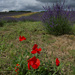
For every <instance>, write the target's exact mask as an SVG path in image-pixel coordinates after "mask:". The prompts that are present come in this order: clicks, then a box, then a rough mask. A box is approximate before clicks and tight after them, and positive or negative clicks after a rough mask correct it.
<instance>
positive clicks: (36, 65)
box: [32, 59, 40, 69]
mask: <svg viewBox="0 0 75 75" xmlns="http://www.w3.org/2000/svg"><path fill="white" fill-rule="evenodd" d="M39 65H40V60H39V59H37V61H36V62H35V64H34V65H32V67H33V68H34V69H37V68H38V67H39Z"/></svg>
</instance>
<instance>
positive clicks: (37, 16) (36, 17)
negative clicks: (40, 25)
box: [0, 11, 75, 22]
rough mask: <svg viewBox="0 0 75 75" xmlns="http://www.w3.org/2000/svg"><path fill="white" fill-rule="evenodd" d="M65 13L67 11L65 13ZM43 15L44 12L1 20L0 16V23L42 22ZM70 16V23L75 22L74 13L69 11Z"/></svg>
mask: <svg viewBox="0 0 75 75" xmlns="http://www.w3.org/2000/svg"><path fill="white" fill-rule="evenodd" d="M66 12H67V11H66ZM18 14H22V13H18ZM43 14H44V12H40V13H36V14H33V15H30V16H22V17H20V18H12V17H5V18H2V17H3V15H2V17H1V15H0V21H2V20H5V21H7V22H11V21H13V22H17V21H26V20H29V21H41V20H42V15H43ZM71 14H72V16H71V17H72V19H70V21H71V22H75V11H71ZM11 15H16V14H9V15H8V16H11Z"/></svg>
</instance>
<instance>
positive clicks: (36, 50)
mask: <svg viewBox="0 0 75 75" xmlns="http://www.w3.org/2000/svg"><path fill="white" fill-rule="evenodd" d="M39 51H41V48H39V49H38V48H36V49H35V50H33V51H31V53H32V54H35V53H38V54H40V52H39Z"/></svg>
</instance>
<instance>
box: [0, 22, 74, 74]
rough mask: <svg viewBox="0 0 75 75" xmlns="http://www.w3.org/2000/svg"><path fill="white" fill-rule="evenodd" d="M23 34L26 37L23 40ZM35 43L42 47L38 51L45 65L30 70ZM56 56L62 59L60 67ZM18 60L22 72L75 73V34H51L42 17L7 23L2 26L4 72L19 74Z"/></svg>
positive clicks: (0, 58)
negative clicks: (28, 64)
mask: <svg viewBox="0 0 75 75" xmlns="http://www.w3.org/2000/svg"><path fill="white" fill-rule="evenodd" d="M73 33H74V34H75V24H74V25H73ZM20 35H21V36H25V37H26V40H24V41H21V42H20V41H19V36H20ZM34 44H37V45H38V48H42V51H41V52H40V55H38V58H39V60H40V63H41V65H40V66H39V68H38V69H36V70H34V69H33V68H31V70H28V66H27V60H28V58H27V57H28V56H29V58H31V57H32V56H34V55H32V54H31V51H32V47H33V45H34ZM56 58H59V61H60V65H59V66H58V67H57V66H56V63H55V59H56ZM44 59H45V60H44ZM16 64H20V66H21V68H20V71H19V75H26V74H27V75H46V74H47V75H74V73H75V67H74V66H75V35H67V34H65V35H62V36H54V35H51V34H48V32H47V31H46V30H45V28H44V26H43V25H42V23H41V22H40V21H39V22H29V21H27V22H15V23H13V22H12V23H5V24H4V26H3V27H0V75H16V72H15V69H14V68H15V67H16ZM57 70H58V71H57Z"/></svg>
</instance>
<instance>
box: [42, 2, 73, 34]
mask: <svg viewBox="0 0 75 75" xmlns="http://www.w3.org/2000/svg"><path fill="white" fill-rule="evenodd" d="M43 8H44V9H45V10H46V11H45V12H44V14H43V16H42V22H43V25H44V26H45V27H46V29H47V31H48V33H50V34H54V35H63V34H70V33H72V24H71V23H70V18H71V16H72V14H71V13H70V11H64V2H63V4H61V3H60V4H59V3H56V5H54V4H53V7H52V8H53V9H51V8H50V7H49V6H48V7H43ZM69 9H70V8H69Z"/></svg>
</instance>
